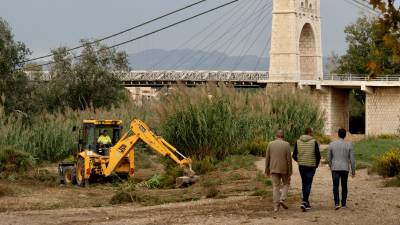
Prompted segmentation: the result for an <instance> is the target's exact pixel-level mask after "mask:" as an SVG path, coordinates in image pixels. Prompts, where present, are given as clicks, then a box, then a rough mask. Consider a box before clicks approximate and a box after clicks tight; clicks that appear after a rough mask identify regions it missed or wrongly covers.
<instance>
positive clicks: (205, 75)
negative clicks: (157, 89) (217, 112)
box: [118, 71, 269, 81]
mask: <svg viewBox="0 0 400 225" xmlns="http://www.w3.org/2000/svg"><path fill="white" fill-rule="evenodd" d="M118 74H119V76H120V77H121V79H122V80H124V81H132V80H139V81H140V80H143V81H259V80H267V79H268V77H269V76H268V72H266V71H130V72H127V73H118Z"/></svg>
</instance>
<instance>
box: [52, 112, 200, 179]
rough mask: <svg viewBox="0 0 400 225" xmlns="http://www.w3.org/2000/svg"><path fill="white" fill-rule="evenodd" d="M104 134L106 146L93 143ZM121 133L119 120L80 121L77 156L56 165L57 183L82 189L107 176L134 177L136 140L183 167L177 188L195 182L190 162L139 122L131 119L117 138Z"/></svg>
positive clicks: (196, 177) (195, 177)
mask: <svg viewBox="0 0 400 225" xmlns="http://www.w3.org/2000/svg"><path fill="white" fill-rule="evenodd" d="M74 130H76V128H74ZM104 131H107V133H108V134H110V140H111V143H110V144H99V143H98V142H97V141H98V137H99V136H100V134H101V133H102V132H104ZM121 131H122V121H121V120H84V121H83V126H82V128H81V129H80V130H79V144H78V145H79V146H78V149H79V153H78V154H77V156H76V159H75V161H74V162H72V163H60V164H59V166H58V173H59V180H60V182H61V183H63V184H75V183H76V184H77V185H79V186H82V187H83V186H87V185H89V183H90V182H92V181H95V180H96V178H100V177H109V176H110V175H111V174H112V173H116V174H118V175H122V176H126V177H132V176H133V175H134V174H135V161H134V158H135V151H134V147H135V145H136V144H137V143H138V141H139V140H141V141H143V142H144V143H145V144H147V145H148V146H149V147H150V148H151V149H152V150H154V151H156V152H157V153H159V154H161V155H163V156H165V157H169V158H171V159H172V160H173V161H175V162H176V163H177V164H178V165H180V166H181V167H183V168H184V176H182V177H178V178H177V180H176V186H177V187H184V186H188V185H191V184H193V183H195V182H196V181H197V180H198V179H199V177H198V176H196V175H195V173H194V172H193V170H192V167H191V163H192V161H191V159H190V158H187V157H185V156H184V155H183V154H181V153H180V152H179V151H177V150H176V148H174V147H173V146H172V145H170V144H169V143H168V142H167V141H166V140H164V139H163V138H162V137H160V136H157V135H156V134H154V133H153V132H152V131H151V129H150V128H149V127H148V126H147V125H146V124H145V123H143V122H142V121H140V120H133V121H132V122H131V124H130V128H129V130H128V132H127V133H125V134H124V135H123V136H122V137H121V138H120V133H121Z"/></svg>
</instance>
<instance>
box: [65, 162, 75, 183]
mask: <svg viewBox="0 0 400 225" xmlns="http://www.w3.org/2000/svg"><path fill="white" fill-rule="evenodd" d="M63 181H64V184H66V185H72V184H75V183H76V175H75V167H73V166H68V167H65V169H64V176H63Z"/></svg>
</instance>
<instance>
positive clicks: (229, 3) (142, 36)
mask: <svg viewBox="0 0 400 225" xmlns="http://www.w3.org/2000/svg"><path fill="white" fill-rule="evenodd" d="M238 1H240V0H234V1H230V2H228V3H225V4H222V5H220V6H217V7H214V8H212V9H209V10H206V11H204V12H202V13H199V14H196V15H194V16H191V17H189V18H186V19H183V20H180V21H178V22H176V23H173V24H170V25H168V26H164V27H162V28H160V29H157V30H154V31H152V32H149V33H146V34H144V35H141V36H138V37H135V38H132V39H129V40H127V41H124V42H120V43H118V44H115V45H111V46H108V47H105V48H102V49H100V50H99V51H105V50H108V49H113V48H116V47H119V46H122V45H125V44H128V43H131V42H134V41H137V40H140V39H143V38H145V37H148V36H150V35H153V34H156V33H159V32H161V31H164V30H167V29H169V28H172V27H175V26H177V25H179V24H182V23H185V22H187V21H190V20H193V19H195V18H197V17H200V16H203V15H205V14H208V13H211V12H213V11H216V10H218V9H221V8H224V7H226V6H228V5H232V4H233V3H236V2H238ZM84 46H85V45H84ZM80 57H82V54H80V55H78V56H75V57H73V58H74V59H76V58H80ZM53 63H54V62H48V63H44V64H39V65H37V66H47V65H50V64H53Z"/></svg>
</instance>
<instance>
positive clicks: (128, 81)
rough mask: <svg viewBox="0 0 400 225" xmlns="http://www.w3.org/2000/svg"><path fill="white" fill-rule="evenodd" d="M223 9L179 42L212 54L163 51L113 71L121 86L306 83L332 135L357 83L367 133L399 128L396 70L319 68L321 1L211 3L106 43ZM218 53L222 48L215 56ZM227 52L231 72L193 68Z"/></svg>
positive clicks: (343, 121)
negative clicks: (247, 63) (248, 63)
mask: <svg viewBox="0 0 400 225" xmlns="http://www.w3.org/2000/svg"><path fill="white" fill-rule="evenodd" d="M344 1H346V2H348V3H349V4H351V5H353V6H355V7H358V8H359V9H360V10H362V11H365V12H367V13H369V14H375V15H377V16H379V13H378V12H376V11H375V10H374V9H372V8H371V7H370V6H369V5H368V4H367V3H365V1H361V0H344ZM203 2H205V0H203V1H198V2H195V3H193V4H191V5H188V6H186V7H183V8H181V9H178V10H176V11H173V12H170V13H167V14H165V15H162V16H160V17H157V18H155V19H153V20H150V21H148V22H145V23H142V24H140V25H137V26H134V27H131V28H129V29H126V30H124V31H121V32H119V33H116V34H112V35H109V36H106V37H104V38H100V39H98V40H96V41H93V42H92V43H96V42H102V41H105V40H108V39H110V38H114V37H115V36H118V35H120V34H122V33H126V32H130V31H132V30H134V29H136V28H138V27H142V26H146V25H147V24H149V23H153V22H155V21H158V20H161V19H163V18H165V17H168V16H169V15H171V14H174V13H176V12H180V11H182V10H186V9H187V8H191V7H196V6H197V5H198V4H202V3H203ZM225 7H231V8H230V10H229V11H227V12H226V13H224V14H221V15H220V17H219V18H218V19H217V20H216V21H213V22H212V23H211V24H209V25H208V26H206V27H205V28H203V29H201V30H199V32H198V33H195V34H193V35H192V36H191V37H189V38H188V39H187V41H185V42H184V43H182V44H181V45H180V48H192V49H201V50H202V51H205V52H211V54H210V55H208V56H204V55H201V52H199V51H194V52H193V53H191V54H189V55H184V56H180V57H175V56H174V55H167V56H166V57H164V58H163V59H161V60H158V61H155V62H153V65H152V66H151V68H153V69H151V70H145V71H131V72H124V73H118V75H119V76H120V77H121V80H122V82H123V85H124V86H126V87H127V88H128V89H129V90H130V91H131V92H132V93H134V94H135V95H146V93H150V94H149V95H154V92H156V90H157V88H160V87H169V86H174V85H179V84H183V85H186V86H196V85H204V84H206V83H209V82H217V83H224V84H226V85H232V86H235V87H241V88H266V87H269V86H274V85H282V84H288V85H294V86H296V87H298V88H304V87H308V88H309V89H310V91H311V93H312V94H313V95H315V96H317V97H318V99H319V102H320V106H321V108H322V109H323V110H324V111H325V114H326V130H325V132H326V133H327V134H331V133H335V132H336V130H337V129H338V128H340V127H344V128H347V129H348V128H349V93H350V90H352V89H361V90H362V91H364V92H365V93H366V103H365V105H366V121H365V123H366V134H369V135H372V134H393V133H397V132H398V129H399V127H400V76H399V75H385V76H379V77H376V78H368V76H366V75H356V74H344V75H337V74H324V72H323V54H322V41H321V40H322V39H321V32H322V31H321V12H320V0H252V1H248V0H234V1H226V2H225V3H224V4H221V5H219V6H217V7H214V8H211V9H208V10H206V11H203V12H200V13H198V14H194V15H192V16H190V17H188V18H185V19H182V20H179V21H177V22H175V23H171V24H169V25H166V26H163V27H160V28H159V29H156V30H152V31H150V32H148V33H144V34H141V35H138V36H136V37H133V38H131V39H129V40H126V41H123V42H119V43H116V44H113V45H110V46H109V47H108V48H117V47H121V46H123V45H126V44H129V43H132V42H135V41H138V40H141V39H143V38H146V37H149V36H152V35H154V34H157V33H159V32H162V31H165V30H168V29H172V28H174V27H176V26H178V25H179V24H181V23H187V22H189V21H191V20H194V19H196V18H198V17H201V16H204V15H206V14H209V13H212V12H214V11H217V10H220V9H221V8H225ZM260 43H261V44H260ZM257 46H258V47H257ZM259 46H263V47H262V48H260V47H259ZM82 47H83V46H77V47H74V48H70V49H68V50H67V51H75V50H78V49H80V48H82ZM216 50H218V51H216ZM256 50H259V56H260V57H259V58H258V59H257V60H254V62H253V64H254V65H252V67H253V70H254V71H238V69H237V68H239V67H240V65H241V64H242V63H243V59H244V58H245V56H246V55H247V54H248V53H249V52H254V51H256ZM219 52H223V53H224V54H219ZM232 54H237V55H239V56H238V57H236V59H235V60H234V61H233V62H231V63H230V70H222V71H221V70H218V71H207V70H202V71H199V70H196V68H199V67H202V65H203V66H204V65H210V68H219V67H220V66H221V65H223V64H224V63H226V61H227V57H226V56H229V55H232ZM51 56H53V55H52V54H48V55H45V56H42V57H37V58H33V59H30V60H27V61H26V63H27V62H31V61H35V60H39V59H43V58H48V57H51ZM80 57H81V55H79V54H78V55H76V56H74V58H75V59H79V58H80ZM263 57H269V60H270V62H269V66H268V69H267V68H265V71H262V70H261V71H259V70H260V65H263V62H261V61H260V60H261V59H262V58H263ZM172 58H173V59H175V63H173V64H171V65H170V66H169V68H166V69H163V70H160V69H157V68H159V67H160V65H162V64H163V62H165V61H170V60H171V59H172ZM193 62H195V63H193ZM52 64H53V62H52V61H49V62H47V63H44V64H42V66H49V67H50V68H51V65H52ZM182 68H184V69H182ZM267 70H268V71H267ZM116 73H117V72H116ZM44 74H46V73H44ZM45 77H46V76H45ZM43 79H45V80H46V79H48V78H43ZM141 90H143V92H141Z"/></svg>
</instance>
